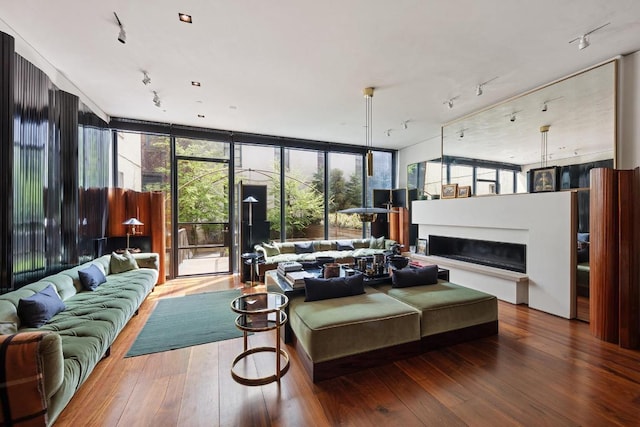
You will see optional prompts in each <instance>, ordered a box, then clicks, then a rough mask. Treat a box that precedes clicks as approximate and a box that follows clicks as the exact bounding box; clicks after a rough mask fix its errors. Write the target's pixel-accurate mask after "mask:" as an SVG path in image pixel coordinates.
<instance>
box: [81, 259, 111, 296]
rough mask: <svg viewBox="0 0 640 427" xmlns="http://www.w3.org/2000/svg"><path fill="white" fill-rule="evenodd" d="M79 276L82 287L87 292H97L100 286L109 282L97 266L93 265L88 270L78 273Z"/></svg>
mask: <svg viewBox="0 0 640 427" xmlns="http://www.w3.org/2000/svg"><path fill="white" fill-rule="evenodd" d="M78 276H80V283H82V287H83V288H85V289H86V290H87V291H95V290H96V288H97V287H98V286H100V285H101V284H103V283H106V282H107V278H106V277H105V276H104V273H103V272H102V270H100V268H99V267H98V266H97V265H95V264H91V265H90V266H89V267H88V268H85V269H84V270H80V271H78Z"/></svg>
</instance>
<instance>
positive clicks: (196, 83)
mask: <svg viewBox="0 0 640 427" xmlns="http://www.w3.org/2000/svg"><path fill="white" fill-rule="evenodd" d="M191 86H197V87H200V86H202V85H201V84H200V82H196V81H192V82H191Z"/></svg>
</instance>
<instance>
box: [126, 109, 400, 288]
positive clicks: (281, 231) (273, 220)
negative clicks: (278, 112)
mask: <svg viewBox="0 0 640 427" xmlns="http://www.w3.org/2000/svg"><path fill="white" fill-rule="evenodd" d="M117 123H118V121H117V120H116V124H117ZM123 123H125V126H124V127H125V128H128V129H131V128H135V127H136V126H135V124H133V125H132V124H131V122H130V121H124V122H123ZM140 127H141V128H144V127H145V126H144V124H141V125H140ZM162 127H163V125H157V126H156V129H161V128H162ZM187 133H188V134H192V135H197V136H198V137H197V138H185V137H183V136H181V135H180V131H179V130H178V129H175V128H166V133H164V134H163V133H162V132H161V131H160V132H157V133H156V132H154V133H149V132H137V131H118V132H117V137H116V138H115V141H116V144H117V156H116V157H117V170H116V171H115V178H114V179H115V180H116V181H117V182H116V183H115V184H116V185H117V186H120V187H124V188H130V189H135V190H138V191H152V190H153V191H163V192H165V199H166V201H167V202H166V214H167V215H166V217H167V223H166V231H167V263H168V264H167V266H168V267H167V272H169V277H175V276H176V275H183V274H194V273H189V272H186V270H185V269H184V268H182V267H181V266H182V265H183V264H184V263H185V262H187V261H188V260H189V259H190V258H189V256H188V255H185V253H187V252H188V251H186V250H187V246H193V244H192V243H194V242H195V243H198V245H199V246H202V245H200V243H203V244H204V245H205V246H207V245H208V246H211V245H214V246H216V245H218V243H219V244H220V246H221V247H224V248H226V250H225V251H224V254H225V255H226V256H228V258H229V265H230V269H231V270H232V271H237V270H238V265H239V262H240V259H239V251H238V248H239V246H240V241H241V238H242V236H241V233H243V232H246V231H243V221H245V220H246V219H245V218H242V215H243V205H242V200H241V197H240V196H241V194H242V193H241V186H258V187H261V188H263V190H264V192H265V193H264V194H266V200H264V201H262V202H264V204H265V205H264V207H263V209H266V221H265V220H263V222H265V223H266V224H262V225H264V226H265V227H266V230H267V231H266V232H265V233H264V235H261V236H263V237H261V239H263V240H270V241H292V240H309V239H324V238H328V239H334V238H352V237H362V236H363V224H362V223H361V222H359V221H358V220H357V217H356V216H353V215H345V214H341V213H339V212H338V211H339V210H341V209H346V208H349V207H360V206H363V205H365V202H363V199H364V200H368V201H367V202H366V205H367V206H371V201H370V200H371V194H372V190H371V189H372V188H378V189H380V188H389V189H391V188H393V184H394V183H393V176H394V165H393V161H394V156H393V153H391V152H381V151H378V152H374V165H375V166H374V176H373V177H370V178H367V177H366V176H365V174H364V170H363V164H364V162H363V160H364V150H362V147H350V146H340V147H338V148H335V147H332V149H331V150H328V149H327V144H325V143H322V144H320V143H316V144H314V143H313V142H299V146H294V144H292V142H291V141H288V140H286V139H283V138H270V137H262V136H255V135H244V134H236V135H231V134H230V133H223V132H216V131H211V132H209V131H207V130H193V129H189V130H188V131H187ZM172 134H174V135H172ZM221 135H222V136H226V139H225V138H224V137H221ZM256 140H257V141H258V142H256ZM172 144H173V146H172ZM230 153H233V156H231V155H230ZM198 171H200V173H198ZM216 177H217V178H216ZM214 178H215V179H214ZM206 183H208V184H206ZM215 183H218V184H221V183H224V184H221V185H217V184H215ZM365 183H366V187H365ZM198 188H199V190H198ZM196 190H198V191H196ZM189 200H191V202H192V203H187V202H188V201H189ZM176 203H177V205H176ZM185 203H186V205H185ZM203 204H205V205H206V206H204V205H203ZM183 205H184V206H183ZM201 205H202V206H201ZM203 206H204V207H203ZM207 206H208V207H207ZM255 207H256V208H257V207H258V206H255ZM187 208H188V209H187ZM174 211H175V212H174ZM214 211H215V212H214ZM188 212H191V214H188ZM196 213H197V215H196ZM185 215H186V216H185ZM194 215H195V216H194ZM203 215H204V216H203ZM187 216H188V218H187ZM205 216H206V218H205ZM196 217H197V218H196ZM203 221H204V222H206V223H207V224H206V225H207V226H213V224H209V223H212V222H216V223H218V222H221V223H224V224H223V225H224V226H223V228H222V229H220V230H217V231H219V232H220V233H217V234H219V235H220V236H225V235H226V237H224V238H222V239H217V240H216V239H213V240H212V241H211V242H209V241H208V240H206V239H204V238H205V237H206V236H213V235H214V234H216V233H209V234H206V233H204V232H203V233H204V234H203V233H200V234H198V232H196V236H197V237H202V239H200V238H197V239H195V240H194V239H189V240H188V245H187V246H185V245H182V244H181V243H179V242H180V240H179V239H178V240H176V238H174V237H173V234H175V233H176V232H177V233H178V235H179V234H180V231H181V230H182V229H187V228H188V227H187V225H189V226H192V225H193V224H194V223H196V222H197V223H198V224H199V225H198V226H201V227H200V228H202V227H203V224H204V223H203V224H200V223H201V222H203ZM174 224H178V230H177V231H175V230H174V227H175V225H174ZM227 224H228V225H227ZM181 225H182V226H181ZM257 226H259V225H253V228H255V227H257ZM225 227H228V228H225ZM192 228H193V227H192ZM253 228H252V231H253ZM192 231H193V230H192ZM214 231H216V230H214ZM364 231H365V232H366V230H364ZM192 234H193V233H192ZM205 234H206V236H205ZM178 237H179V236H178ZM191 237H193V236H191ZM203 239H204V240H203ZM214 240H215V241H214ZM185 242H186V240H185V241H184V242H183V243H185ZM256 243H257V241H256ZM185 244H186V243H185ZM191 249H192V248H191ZM199 249H200V248H199ZM209 249H210V250H209ZM209 249H208V250H209V251H211V250H212V249H211V248H209ZM185 251H186V252H185ZM176 254H178V255H177V256H176ZM171 262H173V263H174V264H175V265H174V266H173V267H172V268H171V266H170V264H171ZM206 272H208V271H196V272H195V274H198V273H206Z"/></svg>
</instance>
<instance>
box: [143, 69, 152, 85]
mask: <svg viewBox="0 0 640 427" xmlns="http://www.w3.org/2000/svg"><path fill="white" fill-rule="evenodd" d="M142 76H143V77H142V84H144V85H145V86H147V85H148V84H149V83H151V77H149V74H147V72H146V71H143V72H142Z"/></svg>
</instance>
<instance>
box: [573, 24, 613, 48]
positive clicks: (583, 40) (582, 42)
mask: <svg viewBox="0 0 640 427" xmlns="http://www.w3.org/2000/svg"><path fill="white" fill-rule="evenodd" d="M609 24H611V22H607V23H606V24H604V25H600V26H599V27H597V28H594V29H593V30H590V31H587V32H586V33H584V34H583V35H581V36H580V37H576V38H575V39H573V40H571V41H569V43H575V42H578V49H579V50H582V49H584V48H587V47H589V45H590V44H591V43H590V42H589V35H590V34H593V33H595V32H596V31H598V30H599V29H601V28H604V27H606V26H607V25H609Z"/></svg>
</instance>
